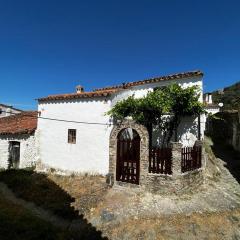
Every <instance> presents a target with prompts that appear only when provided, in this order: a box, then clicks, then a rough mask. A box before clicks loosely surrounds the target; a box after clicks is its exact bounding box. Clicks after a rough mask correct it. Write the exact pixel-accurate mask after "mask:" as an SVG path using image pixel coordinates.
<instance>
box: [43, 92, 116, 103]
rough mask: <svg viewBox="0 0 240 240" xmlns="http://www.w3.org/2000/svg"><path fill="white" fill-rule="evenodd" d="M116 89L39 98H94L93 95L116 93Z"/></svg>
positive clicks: (44, 99) (47, 99)
mask: <svg viewBox="0 0 240 240" xmlns="http://www.w3.org/2000/svg"><path fill="white" fill-rule="evenodd" d="M115 92H116V89H113V90H101V91H93V92H82V93H69V94H59V95H50V96H47V97H44V98H39V99H38V101H51V100H65V99H79V98H92V97H107V96H109V95H111V94H112V93H115Z"/></svg>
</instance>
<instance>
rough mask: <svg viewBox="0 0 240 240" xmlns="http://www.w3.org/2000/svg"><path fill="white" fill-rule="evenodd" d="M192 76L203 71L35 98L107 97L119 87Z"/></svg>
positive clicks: (40, 99) (199, 74)
mask: <svg viewBox="0 0 240 240" xmlns="http://www.w3.org/2000/svg"><path fill="white" fill-rule="evenodd" d="M194 76H203V72H201V71H200V70H195V71H189V72H182V73H175V74H171V75H164V76H160V77H154V78H148V79H145V80H140V81H135V82H128V83H123V84H121V85H115V86H110V87H105V88H97V89H94V90H93V91H91V92H81V93H68V94H56V95H49V96H47V97H43V98H38V99H37V100H38V101H48V100H65V99H78V98H90V97H107V96H109V95H111V94H112V93H115V92H117V91H119V90H121V89H126V88H129V87H132V86H138V85H143V84H148V83H155V82H159V81H166V80H174V79H176V80H178V79H182V78H190V77H194Z"/></svg>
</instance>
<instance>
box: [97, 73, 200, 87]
mask: <svg viewBox="0 0 240 240" xmlns="http://www.w3.org/2000/svg"><path fill="white" fill-rule="evenodd" d="M195 76H203V72H201V71H199V70H196V71H191V72H184V73H176V74H172V75H166V76H161V77H155V78H149V79H145V80H141V81H135V82H129V83H125V84H122V85H116V86H111V87H105V88H97V89H95V91H102V90H111V89H119V88H121V89H125V88H129V87H132V86H139V85H143V84H149V83H156V82H160V81H167V80H180V79H182V78H190V77H195Z"/></svg>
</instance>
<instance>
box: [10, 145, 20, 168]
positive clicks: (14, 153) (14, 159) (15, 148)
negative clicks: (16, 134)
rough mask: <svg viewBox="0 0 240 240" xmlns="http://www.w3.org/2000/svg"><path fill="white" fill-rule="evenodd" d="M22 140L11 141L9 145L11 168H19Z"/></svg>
mask: <svg viewBox="0 0 240 240" xmlns="http://www.w3.org/2000/svg"><path fill="white" fill-rule="evenodd" d="M19 162H20V142H15V141H14V142H10V145H9V168H16V169H17V168H19Z"/></svg>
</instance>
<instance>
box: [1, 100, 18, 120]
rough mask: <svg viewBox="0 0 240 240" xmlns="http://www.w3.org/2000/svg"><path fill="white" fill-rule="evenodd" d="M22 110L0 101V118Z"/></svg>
mask: <svg viewBox="0 0 240 240" xmlns="http://www.w3.org/2000/svg"><path fill="white" fill-rule="evenodd" d="M20 112H22V110H20V109H17V108H14V107H12V106H8V105H5V104H2V103H0V118H2V117H7V116H11V115H13V114H16V113H20Z"/></svg>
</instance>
